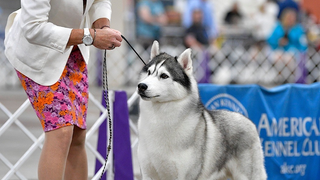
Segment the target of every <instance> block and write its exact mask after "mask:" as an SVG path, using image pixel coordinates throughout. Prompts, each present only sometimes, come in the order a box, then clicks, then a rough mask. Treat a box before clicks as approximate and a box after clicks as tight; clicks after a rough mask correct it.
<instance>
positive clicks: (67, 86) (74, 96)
mask: <svg viewBox="0 0 320 180" xmlns="http://www.w3.org/2000/svg"><path fill="white" fill-rule="evenodd" d="M17 74H18V77H19V79H20V81H21V84H22V87H23V88H24V90H25V91H26V93H27V96H28V98H29V100H30V102H31V104H32V107H33V109H34V110H35V112H36V114H37V116H38V118H39V119H40V122H41V125H42V127H43V130H44V131H45V132H47V131H52V130H55V129H58V128H61V127H65V126H71V125H76V126H78V127H79V128H81V129H86V127H87V124H86V116H87V108H88V88H89V87H88V71H87V65H86V63H85V61H84V59H83V57H82V54H81V52H80V50H79V49H78V48H77V47H76V48H74V49H73V50H72V52H71V54H70V56H69V59H68V62H67V64H66V67H65V69H64V71H63V73H62V75H61V77H60V79H59V81H58V82H56V83H55V84H53V85H51V86H43V85H40V84H38V83H36V82H34V81H33V80H31V79H30V78H28V77H27V76H25V75H23V74H22V73H20V72H19V71H17Z"/></svg>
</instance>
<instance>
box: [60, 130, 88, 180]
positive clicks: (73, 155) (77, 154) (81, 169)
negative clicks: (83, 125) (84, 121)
mask: <svg viewBox="0 0 320 180" xmlns="http://www.w3.org/2000/svg"><path fill="white" fill-rule="evenodd" d="M85 140H86V130H83V129H80V128H79V127H77V126H74V131H73V137H72V142H71V145H70V149H69V154H68V157H67V165H66V172H65V176H64V177H65V180H74V179H77V180H82V179H83V180H87V179H88V162H87V154H86V149H85Z"/></svg>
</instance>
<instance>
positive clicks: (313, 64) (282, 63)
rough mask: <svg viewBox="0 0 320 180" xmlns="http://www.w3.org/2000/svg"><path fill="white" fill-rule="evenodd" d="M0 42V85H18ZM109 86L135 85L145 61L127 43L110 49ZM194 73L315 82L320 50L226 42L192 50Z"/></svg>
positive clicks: (219, 80)
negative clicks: (281, 49)
mask: <svg viewBox="0 0 320 180" xmlns="http://www.w3.org/2000/svg"><path fill="white" fill-rule="evenodd" d="M1 47H3V46H1V45H0V89H1V88H12V87H19V86H20V82H19V80H18V78H17V75H16V72H15V71H14V69H13V68H12V66H11V64H10V63H9V62H8V61H7V60H6V58H5V56H4V52H3V48H1ZM134 48H135V49H136V50H137V52H138V53H139V54H140V55H141V56H142V57H143V59H144V60H145V61H148V60H149V52H150V48H148V49H144V48H143V47H142V46H140V45H139V44H135V45H134ZM184 49H185V47H184V46H182V45H180V46H170V45H161V44H160V50H161V51H163V52H167V53H169V54H171V55H173V56H178V55H179V54H180V53H181V52H183V50H184ZM102 59H103V58H102V52H101V51H97V50H95V49H93V50H92V58H91V60H90V62H89V65H88V69H89V79H90V81H89V82H90V85H101V61H102ZM107 60H108V70H109V72H108V78H109V84H110V87H111V88H113V89H119V88H123V87H134V86H135V85H136V84H137V81H138V76H139V72H140V70H141V68H142V66H143V64H142V63H141V62H140V61H139V60H138V59H137V56H136V55H135V54H134V52H133V51H131V49H129V48H128V47H127V46H126V45H125V44H124V45H123V46H122V47H121V48H118V49H116V50H114V51H108V52H107ZM193 63H194V66H195V68H194V73H195V75H196V77H197V79H198V80H199V82H207V83H216V84H228V83H237V84H248V83H257V84H260V85H266V86H274V85H278V84H283V83H295V82H300V83H312V82H317V81H319V80H320V67H319V63H320V52H319V51H317V50H315V49H314V48H312V47H310V48H309V49H308V50H307V51H306V52H303V53H302V52H297V53H284V52H275V51H272V50H271V49H270V48H269V47H268V46H263V47H262V48H257V47H255V46H251V47H246V48H245V47H243V46H240V45H237V46H235V45H234V44H233V45H229V44H227V43H226V44H224V45H223V46H222V47H221V48H214V47H209V48H208V49H205V50H201V51H200V50H196V49H194V50H193Z"/></svg>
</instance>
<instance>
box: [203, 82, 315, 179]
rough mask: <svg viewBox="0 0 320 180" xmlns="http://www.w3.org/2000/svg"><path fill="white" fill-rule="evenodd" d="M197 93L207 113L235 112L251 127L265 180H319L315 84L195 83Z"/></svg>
mask: <svg viewBox="0 0 320 180" xmlns="http://www.w3.org/2000/svg"><path fill="white" fill-rule="evenodd" d="M199 92H200V96H201V100H202V102H203V103H204V105H205V106H206V107H207V108H208V109H228V110H231V111H236V112H239V113H241V114H244V115H245V116H247V117H249V118H250V119H251V120H252V121H253V122H254V123H255V124H256V126H257V130H258V133H259V134H260V138H261V143H262V146H263V152H264V155H265V166H266V170H267V174H268V179H270V180H285V179H292V180H319V179H320V138H319V136H320V83H314V84H311V85H301V84H286V85H282V86H278V87H276V88H272V89H266V88H263V87H261V86H258V85H227V86H219V85H212V84H200V85H199Z"/></svg>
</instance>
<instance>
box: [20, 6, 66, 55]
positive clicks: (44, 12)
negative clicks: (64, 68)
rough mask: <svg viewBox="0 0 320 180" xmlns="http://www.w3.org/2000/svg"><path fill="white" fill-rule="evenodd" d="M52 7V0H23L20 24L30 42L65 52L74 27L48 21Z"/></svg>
mask: <svg viewBox="0 0 320 180" xmlns="http://www.w3.org/2000/svg"><path fill="white" fill-rule="evenodd" d="M50 9H51V6H50V0H36V1H35V0H24V1H21V19H20V22H19V24H20V26H21V29H22V32H23V34H24V36H25V38H26V39H27V40H28V42H29V43H31V44H37V45H41V46H46V47H49V48H51V49H55V50H57V51H59V52H61V53H63V52H64V50H65V48H66V45H67V43H68V41H69V37H70V34H71V30H72V28H66V27H61V26H57V25H54V24H53V23H51V22H48V17H49V12H50Z"/></svg>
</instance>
